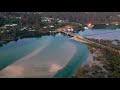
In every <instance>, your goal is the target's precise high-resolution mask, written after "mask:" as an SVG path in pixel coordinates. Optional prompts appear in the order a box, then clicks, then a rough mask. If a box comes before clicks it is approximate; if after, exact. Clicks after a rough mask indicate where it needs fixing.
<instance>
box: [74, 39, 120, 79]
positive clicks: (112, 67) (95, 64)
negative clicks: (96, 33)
mask: <svg viewBox="0 0 120 90" xmlns="http://www.w3.org/2000/svg"><path fill="white" fill-rule="evenodd" d="M103 41H104V44H105V43H108V41H105V40H102V42H103ZM109 42H110V41H109ZM109 45H111V44H109ZM114 46H116V45H114ZM88 47H89V51H90V54H89V57H88V59H87V61H86V62H85V63H84V64H83V65H82V66H81V67H80V68H79V69H78V71H77V73H76V76H75V77H76V78H115V77H116V78H118V77H120V75H119V65H120V64H119V60H120V54H119V53H118V52H115V51H112V50H109V49H107V48H106V49H102V48H100V47H97V46H95V45H88Z"/></svg>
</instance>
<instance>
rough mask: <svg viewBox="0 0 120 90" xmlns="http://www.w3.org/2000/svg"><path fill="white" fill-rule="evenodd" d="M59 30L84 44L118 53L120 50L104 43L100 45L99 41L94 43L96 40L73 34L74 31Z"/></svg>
mask: <svg viewBox="0 0 120 90" xmlns="http://www.w3.org/2000/svg"><path fill="white" fill-rule="evenodd" d="M59 32H60V33H63V34H66V35H68V36H70V37H72V39H73V40H76V41H79V42H81V43H84V44H94V45H96V46H98V47H100V48H103V49H109V50H112V51H115V52H118V53H119V54H120V50H116V49H114V48H112V47H110V46H105V45H102V44H100V43H96V42H94V41H91V40H89V39H87V38H85V37H83V36H80V35H76V34H74V33H72V32H66V31H63V30H59Z"/></svg>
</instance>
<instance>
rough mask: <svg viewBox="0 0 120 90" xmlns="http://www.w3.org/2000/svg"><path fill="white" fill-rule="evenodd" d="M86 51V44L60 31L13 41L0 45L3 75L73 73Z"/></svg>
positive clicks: (0, 73) (63, 74) (21, 75)
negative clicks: (71, 38) (53, 34)
mask: <svg viewBox="0 0 120 90" xmlns="http://www.w3.org/2000/svg"><path fill="white" fill-rule="evenodd" d="M87 55H88V48H87V47H86V46H85V45H83V44H81V43H79V42H76V41H73V40H70V39H69V38H68V37H66V36H63V35H59V34H57V35H55V36H42V37H41V38H26V39H21V40H18V41H17V42H14V41H13V42H10V43H8V44H6V45H4V46H3V47H0V70H1V71H0V77H2V78H4V77H33V78H36V77H41V78H48V77H50V78H51V77H54V75H57V76H56V77H70V76H72V75H74V73H75V72H76V70H77V68H78V67H79V66H80V65H81V64H82V63H83V62H84V61H85V60H86V58H87ZM67 69H69V70H67Z"/></svg>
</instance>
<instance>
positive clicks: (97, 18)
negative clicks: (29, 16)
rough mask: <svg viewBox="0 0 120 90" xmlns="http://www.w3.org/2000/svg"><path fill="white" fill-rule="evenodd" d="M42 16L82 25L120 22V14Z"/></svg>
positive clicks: (64, 13)
mask: <svg viewBox="0 0 120 90" xmlns="http://www.w3.org/2000/svg"><path fill="white" fill-rule="evenodd" d="M42 15H43V16H48V17H55V18H60V19H67V20H70V21H76V22H81V23H87V22H93V23H109V22H120V12H43V13H42Z"/></svg>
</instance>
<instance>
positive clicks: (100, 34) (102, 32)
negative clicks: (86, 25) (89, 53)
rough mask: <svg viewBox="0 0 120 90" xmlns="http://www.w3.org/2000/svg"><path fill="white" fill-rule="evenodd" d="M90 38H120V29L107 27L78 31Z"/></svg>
mask: <svg viewBox="0 0 120 90" xmlns="http://www.w3.org/2000/svg"><path fill="white" fill-rule="evenodd" d="M77 34H78V35H82V36H84V37H88V38H96V39H105V40H115V39H117V40H120V29H118V30H107V29H93V30H92V29H87V30H84V31H80V32H79V33H77Z"/></svg>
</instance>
